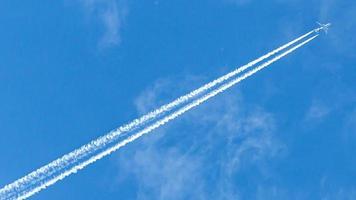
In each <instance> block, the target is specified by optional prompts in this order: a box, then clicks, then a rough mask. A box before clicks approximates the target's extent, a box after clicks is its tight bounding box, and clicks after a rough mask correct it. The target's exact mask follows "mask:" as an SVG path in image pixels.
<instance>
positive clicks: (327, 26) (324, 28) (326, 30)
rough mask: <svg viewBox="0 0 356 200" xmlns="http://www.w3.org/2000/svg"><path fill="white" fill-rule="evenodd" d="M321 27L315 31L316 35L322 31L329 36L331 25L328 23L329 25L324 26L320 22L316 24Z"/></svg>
mask: <svg viewBox="0 0 356 200" xmlns="http://www.w3.org/2000/svg"><path fill="white" fill-rule="evenodd" d="M316 23H317V24H318V25H319V26H320V27H319V28H317V29H315V32H316V33H319V31H321V30H324V31H325V34H328V30H329V27H330V26H331V23H327V24H322V23H320V22H316Z"/></svg>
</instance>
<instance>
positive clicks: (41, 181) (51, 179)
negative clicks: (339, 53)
mask: <svg viewBox="0 0 356 200" xmlns="http://www.w3.org/2000/svg"><path fill="white" fill-rule="evenodd" d="M313 33H315V30H312V31H310V32H308V33H306V34H304V35H302V36H300V37H299V38H297V39H295V40H293V41H291V42H289V43H287V44H285V45H283V46H281V47H279V48H277V49H275V50H273V51H271V52H269V53H267V54H265V55H263V56H261V57H260V58H257V59H256V60H254V61H252V62H250V63H248V64H246V65H244V66H242V67H240V68H238V69H236V70H234V71H232V72H230V73H228V74H226V75H224V76H221V77H220V78H218V79H216V80H214V81H212V82H209V83H207V84H205V85H204V86H202V87H200V88H198V89H196V90H194V91H192V92H190V93H188V94H186V95H184V96H181V97H179V98H178V99H176V100H174V101H173V102H171V103H168V104H166V105H163V106H162V107H160V108H159V109H156V110H154V111H152V112H150V113H148V114H146V115H144V116H142V117H140V118H138V119H135V120H133V121H132V122H131V123H129V124H126V125H124V126H121V127H119V128H118V129H116V130H114V131H112V132H110V133H109V134H107V135H105V136H102V137H100V138H98V139H96V140H94V141H92V142H90V143H89V144H86V145H84V146H82V147H80V148H79V149H77V150H74V151H73V152H71V153H69V154H66V155H64V156H63V157H61V158H59V159H57V160H55V161H53V162H51V163H49V164H48V165H45V166H43V167H41V168H39V169H37V170H36V171H34V172H32V173H30V174H28V175H26V176H24V177H23V178H21V179H18V180H17V181H15V182H13V183H11V184H8V185H6V186H5V187H4V188H2V189H0V199H26V198H28V197H30V196H32V195H34V194H35V193H37V192H39V191H41V190H43V189H45V188H46V187H48V186H50V185H53V184H54V183H56V182H57V181H59V180H62V179H63V178H65V177H67V176H69V175H70V174H73V173H76V172H77V171H78V170H80V169H83V168H84V167H86V166H87V165H89V164H91V163H93V162H95V161H97V160H99V159H101V158H103V157H104V156H106V155H109V154H110V153H112V152H114V151H116V150H117V149H119V148H121V147H123V146H125V145H126V144H128V143H130V142H132V141H134V140H136V139H137V138H139V137H141V136H142V135H144V134H147V133H149V132H151V131H152V130H154V129H156V128H158V127H160V126H162V125H164V124H165V123H167V122H169V121H171V120H173V119H175V118H176V117H178V116H180V115H181V114H183V113H185V112H186V111H188V110H190V109H192V108H194V107H196V106H198V105H200V104H201V103H203V102H205V101H207V100H208V99H210V98H212V97H214V96H215V95H217V94H219V93H221V92H223V91H225V90H226V89H228V88H230V87H232V86H233V85H235V84H237V83H239V82H240V81H242V80H244V79H246V78H247V77H249V76H251V75H253V74H254V73H256V72H258V71H259V70H261V69H263V68H265V67H267V66H268V65H270V64H272V63H274V62H276V61H278V60H279V59H281V58H282V57H284V56H286V55H288V54H290V53H291V52H293V51H294V50H296V49H298V48H300V47H301V46H303V45H305V44H306V43H308V42H310V41H311V40H313V39H314V38H316V37H317V36H318V34H317V35H314V36H313V37H310V38H309V39H307V40H305V41H304V42H302V43H299V44H298V45H296V46H294V47H292V48H290V49H288V50H286V51H284V52H283V53H281V54H279V55H277V56H276V57H274V58H272V59H271V60H269V61H266V62H265V63H263V64H261V65H259V66H257V67H256V68H254V69H252V70H250V71H248V72H246V73H245V74H243V75H241V76H239V77H237V78H235V79H233V80H230V81H229V82H227V81H228V80H229V79H232V78H233V77H235V76H236V75H237V74H240V73H241V72H243V71H245V70H247V69H248V68H250V67H253V66H255V65H256V64H257V63H260V62H261V61H263V60H265V59H267V58H269V57H271V56H273V55H275V54H277V53H280V52H281V51H283V50H285V49H287V48H288V47H290V46H292V45H293V44H296V43H297V42H299V41H301V40H303V39H305V38H306V37H308V36H310V35H311V34H313ZM226 82H227V83H226ZM220 84H223V85H221V86H220V87H218V88H217V89H213V90H212V91H210V92H209V93H208V94H205V95H203V96H201V97H200V95H201V94H204V93H206V92H208V91H209V90H210V89H212V88H214V87H216V86H218V85H220ZM197 97H199V98H197ZM193 99H195V100H194V101H193V102H191V103H189V104H187V105H185V103H187V102H189V100H193ZM181 105H185V106H184V107H182V108H180V109H178V110H176V111H174V112H173V113H171V114H169V115H168V116H166V117H163V118H162V119H159V120H157V121H153V120H154V119H156V118H158V117H159V116H162V115H163V114H165V113H166V112H168V111H171V110H173V109H174V108H176V107H178V106H181ZM151 121H153V122H152V123H153V124H151V125H148V126H147V127H143V125H147V124H148V123H149V122H151ZM140 127H142V128H143V129H142V130H140V131H138V132H137V133H135V134H133V135H131V136H127V138H126V139H124V140H121V141H119V142H117V141H116V140H117V139H119V138H121V137H123V135H122V133H125V132H129V131H133V130H136V129H138V128H140ZM113 143H114V144H113ZM110 145H111V146H110ZM98 151H99V152H98Z"/></svg>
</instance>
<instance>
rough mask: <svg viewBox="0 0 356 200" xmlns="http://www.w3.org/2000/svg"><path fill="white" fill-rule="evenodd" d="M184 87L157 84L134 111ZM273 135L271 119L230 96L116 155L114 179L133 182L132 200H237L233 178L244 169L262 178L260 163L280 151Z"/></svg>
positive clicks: (234, 94) (166, 82) (265, 171)
mask: <svg viewBox="0 0 356 200" xmlns="http://www.w3.org/2000/svg"><path fill="white" fill-rule="evenodd" d="M195 78H196V77H195ZM195 80H196V79H195ZM189 81H192V80H189V79H186V80H185V81H183V82H182V83H180V84H178V85H176V82H175V81H170V80H169V79H166V80H164V81H162V80H161V81H158V82H157V83H156V84H155V85H154V86H153V87H150V88H149V89H148V90H146V91H144V92H143V93H142V95H140V96H139V97H138V98H137V100H136V105H137V107H138V110H140V111H146V109H147V107H148V109H150V108H151V107H152V106H155V105H156V104H157V103H156V101H157V99H161V97H162V96H164V95H167V96H166V97H167V99H169V95H172V97H173V96H175V95H178V94H174V93H172V92H171V91H172V90H170V88H172V87H174V88H180V89H181V90H184V88H187V87H188V85H189ZM187 83H188V84H187ZM182 88H183V89H182ZM189 89H191V88H189ZM177 93H180V92H179V91H178V92H177ZM147 95H148V96H149V98H145V97H147ZM152 101H153V102H152ZM145 105H147V106H145ZM246 106H247V107H249V108H251V110H250V109H247V107H246ZM275 131H276V122H275V120H274V117H273V115H272V114H270V113H267V112H265V111H264V110H263V109H261V108H258V107H255V106H252V105H248V104H246V103H245V102H244V100H243V98H242V95H241V94H240V93H239V92H238V91H237V92H236V91H235V92H232V91H231V93H230V92H229V93H228V94H223V95H222V96H220V97H218V98H217V99H213V100H211V102H208V103H207V104H205V105H202V106H201V107H199V108H197V109H196V110H195V111H192V112H191V113H188V114H187V115H185V116H182V118H181V119H180V120H176V121H175V123H174V124H171V125H170V126H168V127H166V128H163V129H160V130H159V131H158V132H156V134H153V135H150V136H147V137H145V138H143V140H141V142H139V143H138V144H135V147H134V148H133V149H135V150H132V151H129V150H128V151H127V152H126V154H125V155H123V154H122V155H120V157H119V166H120V174H119V176H125V174H131V175H133V176H134V177H136V179H137V181H138V185H139V189H138V193H139V194H138V199H186V198H190V199H209V198H213V199H239V197H241V194H240V191H239V188H238V184H236V183H235V181H236V178H237V177H239V175H241V173H243V172H244V170H247V169H249V168H250V167H253V168H256V173H257V174H261V176H268V174H269V173H270V172H269V170H268V167H266V166H265V165H263V163H264V162H266V161H268V160H270V159H274V158H276V157H278V156H280V155H281V152H282V151H283V150H284V149H285V146H284V145H283V144H282V143H281V142H280V141H279V140H278V139H277V137H276V136H275ZM163 136H164V137H163ZM211 181H213V182H211ZM212 186H213V188H212ZM192 188H194V189H192Z"/></svg>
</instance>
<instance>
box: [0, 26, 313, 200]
mask: <svg viewBox="0 0 356 200" xmlns="http://www.w3.org/2000/svg"><path fill="white" fill-rule="evenodd" d="M314 32H315V30H312V31H310V32H308V33H306V34H304V35H302V36H300V37H299V38H297V39H295V40H293V41H291V42H289V43H287V44H285V45H283V46H281V47H279V48H277V49H275V50H273V51H271V52H269V53H267V54H265V55H263V56H261V57H259V58H257V59H256V60H254V61H252V62H250V63H248V64H246V65H244V66H242V67H240V68H238V69H236V70H234V71H232V72H230V73H228V74H226V75H224V76H222V77H220V78H218V79H216V80H214V81H212V82H210V83H207V84H205V85H204V86H202V87H200V88H198V89H196V90H194V91H192V92H190V93H188V94H186V95H184V96H181V97H179V98H177V99H176V100H174V101H173V102H171V103H168V104H166V105H163V106H162V107H160V108H158V109H156V110H154V111H152V112H150V113H148V114H146V115H144V116H142V117H140V118H138V119H135V120H133V121H132V122H131V123H129V124H126V125H123V126H121V127H119V128H118V129H116V130H113V131H111V132H110V133H109V134H107V135H105V136H102V137H99V138H98V139H96V140H94V141H92V142H90V143H89V144H86V145H84V146H82V147H80V148H78V149H76V150H74V151H72V152H70V153H68V154H66V155H64V156H62V157H61V158H58V159H56V160H54V161H52V162H51V163H49V164H47V165H45V166H43V167H41V168H39V169H37V170H36V171H34V172H31V173H30V174H28V175H26V176H24V177H22V178H20V179H18V180H17V181H15V182H13V183H11V184H8V185H6V186H5V187H4V188H2V189H0V197H2V196H4V195H6V194H11V193H13V192H15V193H16V191H18V190H21V188H24V187H27V186H29V184H31V183H33V182H37V181H42V180H43V179H45V178H46V177H48V176H50V175H52V174H53V173H56V172H57V171H58V170H62V169H64V168H65V167H67V166H69V165H70V164H72V163H73V162H77V161H78V160H79V159H81V158H83V157H85V156H86V155H88V154H90V153H92V152H95V151H97V150H98V149H101V148H102V147H104V146H105V145H107V144H108V143H110V142H111V141H113V140H114V139H115V138H117V137H118V136H119V135H120V134H122V133H124V132H128V131H130V130H132V129H134V128H136V127H138V126H140V125H142V124H144V123H146V122H148V121H149V120H151V119H154V118H155V117H157V116H158V115H160V114H162V113H164V112H166V111H169V110H171V109H173V108H174V107H176V106H178V105H181V104H182V103H185V102H187V101H188V100H190V99H192V98H194V97H196V96H197V95H199V94H201V93H203V92H205V91H207V90H209V89H211V88H212V87H214V86H216V85H218V84H220V83H222V82H224V81H226V80H228V79H230V78H231V77H233V76H235V75H237V74H239V73H241V72H243V71H244V70H246V69H248V68H250V67H252V66H254V65H255V64H257V63H259V62H261V61H263V60H265V59H267V58H269V57H270V56H273V55H274V54H277V53H279V52H280V51H282V50H284V49H286V48H288V47H289V46H291V45H293V44H295V43H296V42H298V41H300V40H302V39H304V38H305V37H307V36H309V35H311V34H312V33H314Z"/></svg>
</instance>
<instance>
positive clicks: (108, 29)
mask: <svg viewBox="0 0 356 200" xmlns="http://www.w3.org/2000/svg"><path fill="white" fill-rule="evenodd" d="M80 3H81V5H82V6H83V7H84V9H85V12H86V13H87V14H88V16H89V18H90V19H91V20H95V21H99V23H100V24H101V26H102V27H103V31H102V34H101V37H100V39H99V41H98V46H99V48H108V47H112V46H117V45H120V43H121V30H122V27H123V24H124V22H125V18H126V16H127V14H128V6H127V3H126V1H124V0H80Z"/></svg>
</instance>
